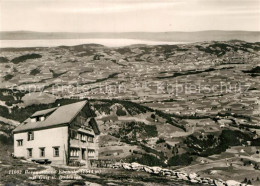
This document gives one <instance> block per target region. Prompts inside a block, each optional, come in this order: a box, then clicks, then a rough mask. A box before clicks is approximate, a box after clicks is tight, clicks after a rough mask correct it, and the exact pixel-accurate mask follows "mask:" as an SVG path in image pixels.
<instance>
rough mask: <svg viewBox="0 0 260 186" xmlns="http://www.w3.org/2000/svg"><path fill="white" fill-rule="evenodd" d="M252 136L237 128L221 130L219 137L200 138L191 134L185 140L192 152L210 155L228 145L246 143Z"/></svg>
mask: <svg viewBox="0 0 260 186" xmlns="http://www.w3.org/2000/svg"><path fill="white" fill-rule="evenodd" d="M251 140H253V138H252V136H250V135H249V134H247V133H243V132H241V131H239V130H228V129H227V130H223V131H222V133H221V134H220V136H219V137H215V136H213V135H211V134H210V135H207V136H206V137H204V138H203V137H201V138H200V139H199V138H197V137H195V136H193V135H191V136H188V137H187V139H186V140H185V143H186V144H187V146H188V147H189V149H190V151H191V153H192V154H195V155H200V156H205V157H207V156H210V155H213V154H219V153H221V152H224V151H226V149H228V148H229V147H230V146H238V145H242V144H244V145H246V144H247V141H251Z"/></svg>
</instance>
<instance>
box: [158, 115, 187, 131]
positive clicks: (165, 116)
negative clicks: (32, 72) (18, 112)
mask: <svg viewBox="0 0 260 186" xmlns="http://www.w3.org/2000/svg"><path fill="white" fill-rule="evenodd" d="M155 113H156V114H157V115H158V116H160V117H162V118H164V119H166V123H169V124H171V125H173V126H175V127H178V128H180V129H182V130H184V131H185V132H186V128H185V126H183V125H179V124H178V123H177V121H176V120H174V119H173V118H172V117H173V116H171V114H167V113H164V112H162V111H160V110H155Z"/></svg>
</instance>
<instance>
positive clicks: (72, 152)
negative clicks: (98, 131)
mask: <svg viewBox="0 0 260 186" xmlns="http://www.w3.org/2000/svg"><path fill="white" fill-rule="evenodd" d="M70 156H71V157H78V156H79V149H75V148H72V149H71V150H70Z"/></svg>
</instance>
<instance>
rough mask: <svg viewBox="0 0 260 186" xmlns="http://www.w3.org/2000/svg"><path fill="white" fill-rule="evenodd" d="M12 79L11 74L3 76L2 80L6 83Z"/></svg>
mask: <svg viewBox="0 0 260 186" xmlns="http://www.w3.org/2000/svg"><path fill="white" fill-rule="evenodd" d="M13 77H14V76H13V75H12V74H7V75H5V76H4V80H5V81H8V80H10V79H12V78H13Z"/></svg>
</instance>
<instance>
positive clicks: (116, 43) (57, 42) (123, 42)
mask: <svg viewBox="0 0 260 186" xmlns="http://www.w3.org/2000/svg"><path fill="white" fill-rule="evenodd" d="M90 43H95V44H101V45H105V46H108V47H121V46H128V45H134V44H146V45H175V44H185V43H187V42H166V41H150V40H137V39H50V40H48V39H46V40H0V48H9V47H13V48H23V47H55V46H61V45H65V46H74V45H81V44H90Z"/></svg>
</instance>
